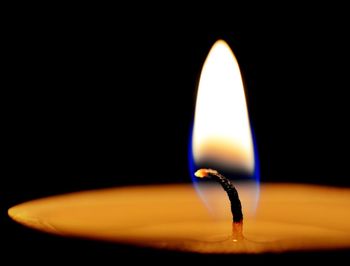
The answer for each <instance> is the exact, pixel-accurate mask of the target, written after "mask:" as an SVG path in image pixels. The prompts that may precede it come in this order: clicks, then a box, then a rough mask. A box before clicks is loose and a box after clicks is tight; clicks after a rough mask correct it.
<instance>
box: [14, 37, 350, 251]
mask: <svg viewBox="0 0 350 266" xmlns="http://www.w3.org/2000/svg"><path fill="white" fill-rule="evenodd" d="M191 144H192V145H191V162H192V169H191V171H192V172H194V170H196V169H197V168H199V167H201V166H205V167H206V168H209V167H210V168H214V169H218V170H221V169H224V170H225V172H229V173H239V175H240V176H244V177H246V178H248V179H249V183H247V182H242V183H239V182H238V181H237V180H233V182H234V183H235V186H236V187H237V190H238V192H239V195H240V201H241V202H242V207H243V217H244V223H243V237H242V239H236V238H234V239H232V237H231V230H232V228H231V224H232V216H231V213H230V206H229V201H228V199H227V195H226V194H225V193H224V191H223V190H222V188H220V187H218V186H217V185H214V184H202V183H198V182H199V181H198V180H197V179H196V178H194V182H195V184H194V186H193V185H192V184H191V185H190V184H182V185H180V184H178V185H158V186H155V185H154V186H143V187H141V186H140V187H137V186H135V187H124V188H110V189H104V190H95V191H85V192H76V193H72V194H67V195H61V196H54V197H49V198H43V199H38V200H34V201H30V202H27V203H23V204H20V205H17V206H14V207H12V208H10V209H9V215H10V217H12V218H13V219H14V220H15V221H17V222H19V223H21V224H24V225H26V226H29V227H32V228H35V229H38V230H42V231H45V232H49V233H53V234H59V235H63V236H76V237H84V238H91V239H98V240H105V241H112V242H113V241H115V242H117V243H128V244H133V245H137V246H147V247H153V248H161V249H170V250H181V251H190V252H199V253H261V252H282V251H297V250H322V249H340V248H350V225H349V223H348V220H349V215H350V214H349V213H348V211H347V208H348V204H349V203H350V193H349V192H350V190H349V189H340V188H331V187H322V186H315V185H301V184H261V185H259V178H258V172H259V169H258V161H257V155H256V151H255V149H254V141H253V138H252V133H251V127H250V123H249V119H248V112H247V106H246V101H245V95H244V89H243V83H242V80H241V75H240V71H239V67H238V63H237V61H236V58H235V57H234V55H233V53H232V51H231V50H230V48H229V47H228V45H227V44H226V43H225V42H224V41H218V42H217V43H215V45H214V46H213V48H212V50H211V51H210V53H209V55H208V58H207V60H206V62H205V64H204V67H203V70H202V74H201V79H200V82H199V88H198V95H197V103H196V114H195V120H194V126H193V135H192V143H191ZM195 168H196V169H195ZM204 201H205V203H204ZM208 209H210V210H211V211H210V212H209V211H208ZM233 218H235V217H233ZM233 240H235V241H233ZM237 240H239V241H237Z"/></svg>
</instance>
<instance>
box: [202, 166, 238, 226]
mask: <svg viewBox="0 0 350 266" xmlns="http://www.w3.org/2000/svg"><path fill="white" fill-rule="evenodd" d="M195 176H196V177H199V178H205V177H210V178H212V179H214V180H215V181H217V182H219V183H220V185H221V186H222V187H223V189H224V190H225V191H226V193H227V195H228V198H229V200H230V202H231V212H232V216H233V222H234V223H243V213H242V205H241V201H240V199H239V196H238V192H237V190H236V188H235V186H234V185H233V184H232V182H231V181H230V180H229V179H227V178H226V177H225V176H223V175H221V174H220V173H219V172H218V171H216V170H213V169H199V170H197V171H196V172H195Z"/></svg>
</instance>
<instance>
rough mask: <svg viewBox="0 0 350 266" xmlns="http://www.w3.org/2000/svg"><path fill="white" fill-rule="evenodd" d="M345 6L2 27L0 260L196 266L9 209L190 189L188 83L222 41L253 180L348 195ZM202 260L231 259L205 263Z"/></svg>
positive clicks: (82, 15)
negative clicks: (229, 56)
mask: <svg viewBox="0 0 350 266" xmlns="http://www.w3.org/2000/svg"><path fill="white" fill-rule="evenodd" d="M140 10H142V7H140ZM222 10H225V8H223V9H222ZM167 11H169V10H168V9H167ZM243 11H245V12H244V14H243ZM340 11H341V9H339V10H337V11H336V12H333V11H332V12H331V11H329V12H328V11H327V8H325V10H323V12H321V13H319V12H316V11H315V10H314V11H312V9H311V10H308V11H305V12H300V10H299V9H297V11H290V13H288V12H287V11H286V10H285V9H281V10H280V12H276V13H275V12H272V11H271V12H270V13H267V14H266V15H264V14H260V16H256V15H255V14H253V13H251V12H250V10H249V9H245V10H240V9H238V8H237V9H232V13H230V14H224V13H222V16H219V17H220V19H218V20H217V19H214V18H212V17H211V15H210V13H208V14H204V13H200V12H198V11H189V12H188V14H187V16H186V19H185V17H184V14H182V13H177V11H174V14H172V15H170V13H168V12H154V13H147V12H141V15H139V14H134V13H132V12H131V13H127V12H126V11H125V10H124V9H121V8H113V9H111V10H109V11H108V8H106V9H103V10H102V11H100V10H98V11H97V10H94V8H93V7H91V8H89V9H88V10H85V9H83V8H78V9H74V11H72V12H70V9H69V8H67V10H65V11H64V12H53V10H51V9H50V10H48V11H47V12H38V13H35V14H33V15H30V14H29V15H28V14H26V16H24V17H21V16H19V17H21V19H19V17H16V16H15V17H11V18H9V19H8V21H7V22H6V26H7V32H6V33H8V35H6V38H5V44H6V49H4V50H3V52H4V54H5V57H6V59H7V60H5V61H4V62H5V70H4V76H5V78H6V82H5V85H4V88H5V90H4V97H3V101H4V104H3V107H4V110H3V132H4V136H5V137H4V138H3V143H4V146H5V149H4V161H3V163H4V165H5V168H4V169H5V170H7V171H5V172H6V173H5V174H4V175H3V176H2V178H1V190H0V192H1V218H0V220H1V235H2V240H3V241H4V244H5V245H3V247H2V248H1V250H2V253H3V254H7V255H9V257H12V258H13V254H17V253H18V254H24V255H23V256H21V258H22V259H23V258H25V259H28V261H34V260H37V262H40V261H41V259H40V257H41V256H42V255H41V254H42V253H46V254H48V255H49V256H51V257H52V258H56V259H61V260H62V261H65V260H68V257H69V258H70V259H71V260H72V259H74V260H77V261H88V260H90V259H92V258H100V259H113V258H117V257H119V258H123V259H125V258H127V259H128V258H129V259H131V257H133V258H134V259H135V258H136V257H141V258H147V259H153V258H158V259H159V258H161V260H163V261H166V260H168V259H169V258H171V259H174V257H177V258H181V259H183V258H184V259H188V258H195V259H196V260H197V259H198V260H199V259H201V258H202V257H201V256H198V257H197V256H196V255H188V254H187V255H184V254H174V253H171V252H170V253H168V252H158V251H152V250H143V249H141V250H140V249H137V248H133V247H125V246H116V245H109V244H105V243H95V242H90V241H83V240H73V239H69V240H67V239H61V238H59V237H55V236H48V235H45V234H41V233H38V232H33V231H31V230H29V229H26V228H23V227H21V226H19V225H17V224H15V223H14V222H12V221H11V220H10V219H9V218H8V217H7V214H6V212H7V209H8V208H9V207H11V206H13V205H15V204H18V203H20V202H23V201H26V200H30V199H34V198H38V197H44V196H48V195H54V194H60V193H65V192H70V191H78V190H84V189H94V188H103V187H111V186H122V185H131V184H149V183H180V182H190V177H189V172H188V163H187V148H188V140H189V133H190V127H191V124H192V118H193V111H194V103H195V95H196V85H197V82H198V78H199V74H200V70H201V67H202V64H203V62H204V60H205V57H206V55H207V53H208V51H209V49H210V47H211V45H212V44H213V43H214V42H215V41H216V40H217V39H219V38H222V39H224V40H226V41H227V42H228V43H229V44H230V46H231V48H232V49H233V51H234V53H235V55H236V57H237V59H238V62H239V64H240V67H241V72H242V76H243V79H244V82H245V85H246V87H245V89H246V97H247V101H248V108H249V113H250V119H251V122H252V124H253V127H254V131H255V135H256V138H257V145H258V152H259V157H260V163H261V180H262V182H300V183H318V184H326V185H333V186H342V187H348V186H349V185H350V181H349V180H350V179H349V177H350V174H349V171H348V155H347V152H348V150H349V147H350V140H349V129H348V125H347V124H348V120H349V119H348V115H349V105H348V96H347V91H348V89H349V74H348V72H349V66H348V64H349V62H350V61H349V59H350V55H349V51H348V47H349V41H348V36H347V35H348V27H347V21H346V18H345V17H344V16H343V15H342V14H341V12H340ZM338 12H339V13H338ZM213 13H214V14H216V15H218V13H215V12H214V11H213ZM330 13H332V17H329V16H328V15H329V14H330ZM122 15H123V16H122ZM124 16H125V17H124ZM192 16H193V19H190V20H188V18H191V17H192ZM190 21H191V23H190ZM214 22H215V23H214ZM41 250H44V252H42V253H41ZM16 252H17V253H16ZM135 254H136V256H134V255H135ZM298 255H299V257H298V256H297V258H298V259H299V258H300V256H302V258H304V256H305V258H312V259H316V258H317V257H318V256H321V254H318V253H315V254H306V255H305V254H302V255H300V254H298ZM328 255H329V256H330V257H331V258H333V256H339V255H342V256H347V251H345V252H344V251H339V252H335V253H333V252H332V253H328ZM283 256H285V257H287V258H288V259H290V258H291V257H294V256H295V254H284V255H280V257H283ZM322 256H323V257H322V258H324V256H325V255H324V253H323V254H322ZM14 257H15V258H16V259H17V260H18V259H20V258H19V257H17V256H14ZM265 257H266V258H268V259H271V260H273V259H274V258H275V256H273V255H266V256H265ZM84 258H85V259H84ZM211 258H214V259H213V260H215V261H216V260H220V259H223V258H224V259H227V258H228V259H231V258H230V257H226V256H224V257H209V258H208V257H205V259H206V260H208V259H211ZM239 258H240V259H241V260H242V261H247V260H248V261H249V260H254V261H255V260H256V261H258V260H259V259H260V257H253V258H251V257H245V256H242V257H239ZM25 259H24V260H25ZM236 259H238V257H236Z"/></svg>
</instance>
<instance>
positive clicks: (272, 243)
mask: <svg viewBox="0 0 350 266" xmlns="http://www.w3.org/2000/svg"><path fill="white" fill-rule="evenodd" d="M260 193H261V194H260V201H259V203H258V205H257V206H256V213H255V214H254V215H253V214H252V213H249V214H247V213H246V214H244V227H243V234H244V237H245V238H244V240H242V241H239V242H233V241H231V238H230V233H231V221H232V217H231V214H230V208H229V202H228V199H227V196H226V194H225V193H224V192H223V191H222V190H220V189H218V188H217V187H215V188H213V191H212V195H214V196H213V198H216V199H217V203H218V205H220V206H222V208H221V209H219V211H216V212H214V213H211V212H209V211H208V208H207V206H205V204H203V202H202V200H201V199H200V198H199V197H198V194H197V193H196V191H195V190H194V188H193V186H192V185H191V184H172V185H148V186H130V187H120V188H109V189H100V190H91V191H82V192H75V193H70V194H64V195H57V196H52V197H47V198H42V199H37V200H32V201H29V202H25V203H22V204H19V205H16V206H14V207H12V208H10V209H9V215H10V217H11V218H12V219H14V220H15V221H17V222H19V223H21V224H23V225H25V226H28V227H31V228H34V229H37V230H40V231H44V232H48V233H52V234H58V235H62V236H67V237H82V238H88V239H95V240H101V241H111V242H116V243H125V244H131V245H136V246H145V247H152V248H156V249H170V250H177V251H179V250H180V251H184V252H199V253H263V252H285V251H299V250H303V251H315V250H334V249H344V248H345V249H348V248H350V212H349V206H350V189H348V188H346V189H345V188H335V187H324V186H316V185H302V184H262V185H261V191H260ZM240 195H241V201H242V206H243V213H245V211H244V210H245V208H244V205H245V204H246V205H247V204H249V201H250V199H249V193H246V191H241V193H240Z"/></svg>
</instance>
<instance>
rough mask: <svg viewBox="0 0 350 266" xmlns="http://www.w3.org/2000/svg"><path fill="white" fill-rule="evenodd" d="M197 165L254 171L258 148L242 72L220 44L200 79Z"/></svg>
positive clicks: (195, 144) (195, 129) (195, 132)
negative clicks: (253, 133) (253, 137)
mask: <svg viewBox="0 0 350 266" xmlns="http://www.w3.org/2000/svg"><path fill="white" fill-rule="evenodd" d="M192 149H193V157H194V160H195V162H196V163H199V164H201V163H205V164H206V163H208V164H211V165H213V168H214V169H215V168H218V167H219V168H220V167H224V168H230V169H231V168H234V169H235V170H240V171H243V172H244V173H247V174H253V172H254V162H255V160H254V148H253V141H252V135H251V129H250V124H249V118H248V111H247V104H246V100H245V94H244V88H243V82H242V78H241V72H240V70H239V66H238V63H237V60H236V57H235V56H234V54H233V52H232V50H231V49H230V47H229V46H228V44H227V43H226V42H224V41H223V40H219V41H217V42H216V43H215V44H214V45H213V47H212V48H211V50H210V52H209V54H208V57H207V59H206V60H205V63H204V66H203V69H202V73H201V76H200V81H199V86H198V93H197V102H196V110H195V119H194V127H193V137H192Z"/></svg>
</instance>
